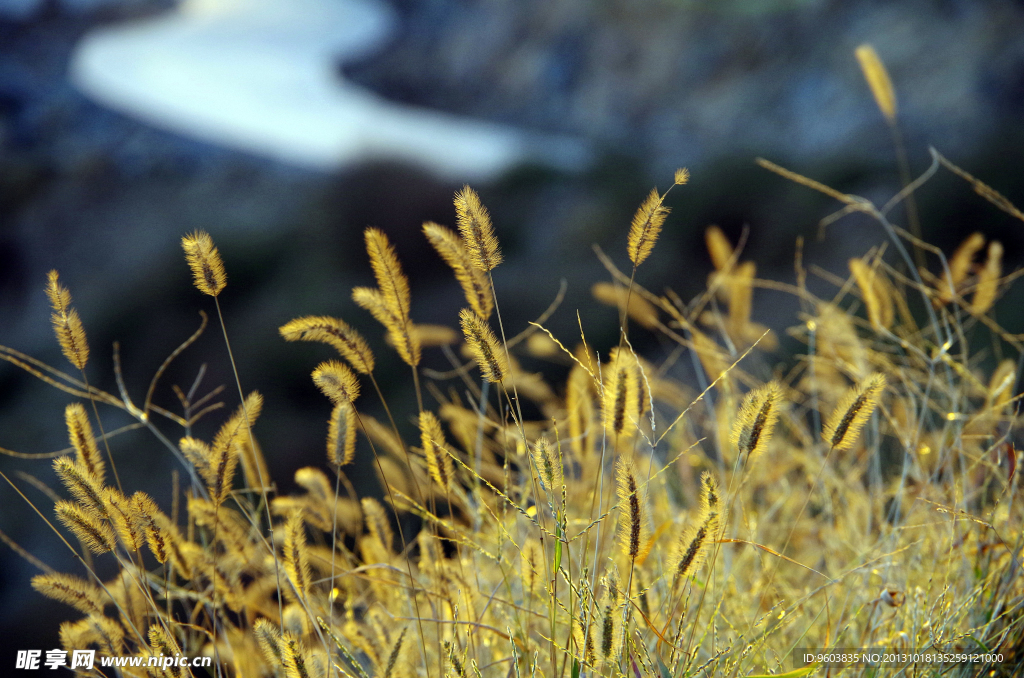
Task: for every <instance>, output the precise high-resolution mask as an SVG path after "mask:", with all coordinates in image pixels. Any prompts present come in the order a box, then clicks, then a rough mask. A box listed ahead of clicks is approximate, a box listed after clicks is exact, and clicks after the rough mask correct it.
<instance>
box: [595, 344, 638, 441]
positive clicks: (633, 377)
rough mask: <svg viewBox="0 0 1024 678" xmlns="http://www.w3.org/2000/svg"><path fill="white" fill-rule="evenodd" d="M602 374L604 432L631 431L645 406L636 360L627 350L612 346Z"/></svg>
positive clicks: (611, 433) (614, 433)
mask: <svg viewBox="0 0 1024 678" xmlns="http://www.w3.org/2000/svg"><path fill="white" fill-rule="evenodd" d="M602 374H603V380H604V387H603V397H602V403H601V405H602V416H603V420H604V426H605V431H606V432H607V433H608V434H609V435H612V436H619V435H622V434H623V433H626V434H629V433H632V432H633V431H635V430H636V429H637V427H638V426H639V425H640V418H641V417H642V416H643V413H644V410H645V409H646V406H647V389H646V387H645V384H644V379H643V374H642V371H641V369H640V363H639V360H638V359H637V357H636V356H635V355H633V353H631V352H630V351H628V350H619V349H617V348H616V349H612V351H611V356H610V359H609V361H608V366H607V367H605V368H604V370H603V371H602Z"/></svg>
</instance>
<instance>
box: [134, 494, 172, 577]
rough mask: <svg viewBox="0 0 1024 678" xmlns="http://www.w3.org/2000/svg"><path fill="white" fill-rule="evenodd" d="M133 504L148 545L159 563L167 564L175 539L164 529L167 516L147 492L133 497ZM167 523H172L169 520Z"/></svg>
mask: <svg viewBox="0 0 1024 678" xmlns="http://www.w3.org/2000/svg"><path fill="white" fill-rule="evenodd" d="M130 501H131V504H132V507H133V508H134V509H135V513H136V516H137V520H138V524H139V526H140V527H141V528H142V530H143V532H145V534H146V543H147V544H148V545H149V550H150V551H151V552H152V553H153V557H154V558H156V560H157V562H158V563H166V562H167V559H168V557H169V556H170V543H169V542H170V539H172V538H173V536H172V535H171V534H169V533H168V531H167V530H165V529H164V527H165V522H164V520H165V519H166V516H164V515H163V512H162V511H160V508H159V507H158V506H157V505H156V502H155V501H153V498H152V497H150V496H149V495H148V494H146V493H145V492H141V491H140V492H136V493H135V494H133V495H132V496H131V499H130ZM166 522H168V523H169V522H170V520H167V521H166Z"/></svg>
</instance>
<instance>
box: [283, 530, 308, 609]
mask: <svg viewBox="0 0 1024 678" xmlns="http://www.w3.org/2000/svg"><path fill="white" fill-rule="evenodd" d="M284 571H285V573H287V575H288V580H289V581H290V582H291V585H292V587H293V588H294V593H295V596H296V597H297V599H298V600H300V601H301V600H304V599H305V597H306V596H307V594H308V591H309V586H310V581H311V574H310V569H309V549H308V547H307V545H306V526H305V523H304V522H303V519H302V512H301V511H296V512H295V513H293V514H292V515H291V516H290V517H289V518H288V522H287V523H286V524H285V530H284ZM286 592H287V593H289V597H291V596H290V593H291V591H286Z"/></svg>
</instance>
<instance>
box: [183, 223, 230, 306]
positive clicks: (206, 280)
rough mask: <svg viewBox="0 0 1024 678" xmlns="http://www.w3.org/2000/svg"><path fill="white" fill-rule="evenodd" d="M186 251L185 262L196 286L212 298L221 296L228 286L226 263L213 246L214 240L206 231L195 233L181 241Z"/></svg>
mask: <svg viewBox="0 0 1024 678" xmlns="http://www.w3.org/2000/svg"><path fill="white" fill-rule="evenodd" d="M181 247H182V249H184V250H185V261H187V262H188V265H189V268H191V269H192V278H193V282H194V283H195V286H196V287H197V288H198V289H199V291H200V292H202V293H203V294H208V295H210V296H211V297H216V296H217V295H219V294H220V293H221V292H222V291H223V290H224V288H225V287H226V286H227V284H228V275H227V273H226V272H225V271H224V262H223V261H221V258H220V252H218V251H217V248H216V246H214V244H213V238H211V237H210V234H209V233H207V232H206V231H195V232H194V233H190V234H189V235H186V236H185V237H183V238H182V239H181Z"/></svg>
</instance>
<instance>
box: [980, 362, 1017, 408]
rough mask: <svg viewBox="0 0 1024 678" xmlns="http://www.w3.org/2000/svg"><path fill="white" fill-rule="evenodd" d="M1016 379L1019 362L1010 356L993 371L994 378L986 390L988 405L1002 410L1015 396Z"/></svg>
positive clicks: (990, 380)
mask: <svg viewBox="0 0 1024 678" xmlns="http://www.w3.org/2000/svg"><path fill="white" fill-rule="evenodd" d="M1016 380H1017V362H1016V361H1015V360H1012V359H1010V358H1007V359H1005V360H1003V361H1002V362H1000V363H999V365H998V366H997V367H996V369H995V370H994V371H993V372H992V378H991V379H989V382H988V389H986V391H985V400H986V401H987V404H988V407H991V408H992V409H993V410H995V411H996V412H997V413H998V412H1001V411H1002V409H1003V408H1004V407H1006V405H1007V404H1008V403H1009V402H1010V399H1011V398H1013V386H1014V383H1015V382H1016Z"/></svg>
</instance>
